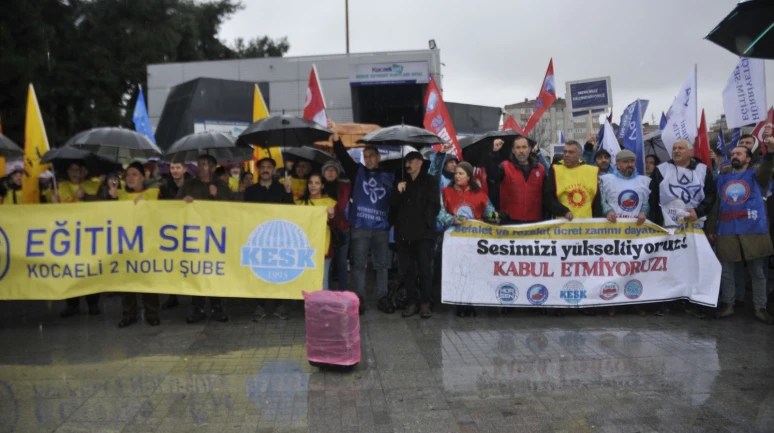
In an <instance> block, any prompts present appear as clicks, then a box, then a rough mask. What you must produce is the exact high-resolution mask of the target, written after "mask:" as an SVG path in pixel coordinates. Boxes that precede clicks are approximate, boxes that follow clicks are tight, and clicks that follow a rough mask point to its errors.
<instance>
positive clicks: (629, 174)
mask: <svg viewBox="0 0 774 433" xmlns="http://www.w3.org/2000/svg"><path fill="white" fill-rule="evenodd" d="M622 174H623V175H624V176H625V177H632V175H634V169H633V168H625V169H623V171H622Z"/></svg>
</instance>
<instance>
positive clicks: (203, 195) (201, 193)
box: [177, 155, 231, 323]
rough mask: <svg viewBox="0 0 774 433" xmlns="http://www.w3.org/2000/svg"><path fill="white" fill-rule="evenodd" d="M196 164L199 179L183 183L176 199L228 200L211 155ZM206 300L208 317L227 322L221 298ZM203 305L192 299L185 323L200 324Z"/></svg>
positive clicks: (228, 191) (198, 297)
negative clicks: (210, 309)
mask: <svg viewBox="0 0 774 433" xmlns="http://www.w3.org/2000/svg"><path fill="white" fill-rule="evenodd" d="M197 164H198V167H197V170H196V171H197V174H198V176H199V177H198V178H194V179H189V180H187V181H185V183H184V184H183V187H182V188H180V191H179V192H178V193H177V198H182V199H183V200H184V201H185V202H186V203H192V202H193V201H194V200H229V199H230V198H231V191H230V190H229V188H228V185H227V184H226V183H224V182H223V181H221V180H219V179H217V178H216V177H215V167H216V164H217V161H216V160H215V158H214V157H212V156H211V155H201V156H199V159H198V160H197ZM208 299H209V300H210V307H211V308H212V315H211V316H210V317H211V318H212V319H213V320H216V321H218V322H228V315H227V314H226V312H225V311H224V309H223V301H222V300H221V298H218V297H208ZM204 303H205V298H204V297H201V296H194V297H193V301H192V304H193V305H192V308H191V314H190V315H189V316H188V317H187V318H186V322H187V323H196V322H200V321H201V320H203V319H205V318H206V317H207V316H206V315H205V313H204Z"/></svg>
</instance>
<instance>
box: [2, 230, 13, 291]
mask: <svg viewBox="0 0 774 433" xmlns="http://www.w3.org/2000/svg"><path fill="white" fill-rule="evenodd" d="M10 264H11V243H10V242H9V241H8V236H7V235H6V234H5V230H3V229H2V228H0V280H2V279H3V277H5V274H7V273H8V267H9V266H10Z"/></svg>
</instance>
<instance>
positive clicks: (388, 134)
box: [357, 125, 446, 147]
mask: <svg viewBox="0 0 774 433" xmlns="http://www.w3.org/2000/svg"><path fill="white" fill-rule="evenodd" d="M357 142H358V143H363V144H369V145H372V146H383V145H403V144H410V145H412V146H414V147H427V146H432V145H434V144H442V143H446V141H445V140H443V139H442V138H441V137H439V136H437V135H435V134H433V133H432V132H430V131H428V130H426V129H422V128H417V127H416V126H410V125H395V126H389V127H387V128H382V129H378V130H376V131H374V132H372V133H370V134H367V135H365V136H364V137H363V138H361V139H360V140H358V141H357Z"/></svg>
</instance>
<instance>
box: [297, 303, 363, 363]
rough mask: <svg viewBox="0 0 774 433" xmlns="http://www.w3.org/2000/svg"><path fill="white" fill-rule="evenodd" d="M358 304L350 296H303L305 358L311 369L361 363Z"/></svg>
mask: <svg viewBox="0 0 774 433" xmlns="http://www.w3.org/2000/svg"><path fill="white" fill-rule="evenodd" d="M359 307H360V300H359V299H358V297H357V295H355V294H354V293H352V292H332V291H326V290H321V291H318V292H312V293H307V292H304V308H305V309H306V356H307V358H308V359H309V363H310V364H312V365H320V364H328V365H336V366H354V365H356V364H357V363H358V362H360V316H359V315H358V308H359Z"/></svg>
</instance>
